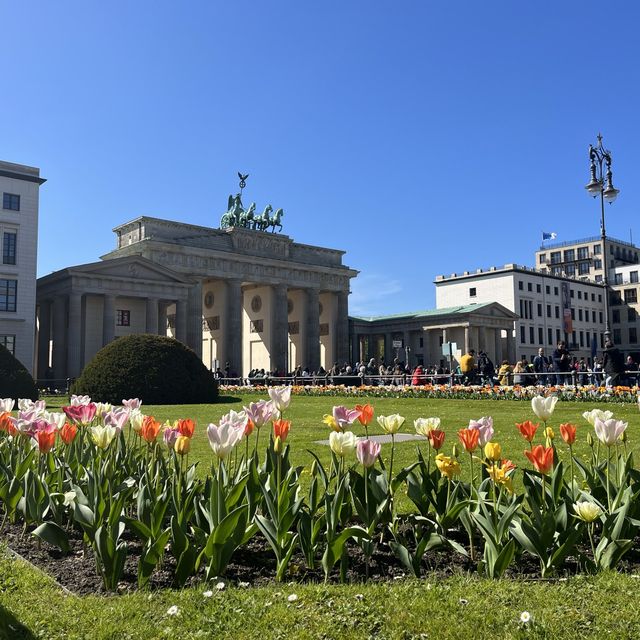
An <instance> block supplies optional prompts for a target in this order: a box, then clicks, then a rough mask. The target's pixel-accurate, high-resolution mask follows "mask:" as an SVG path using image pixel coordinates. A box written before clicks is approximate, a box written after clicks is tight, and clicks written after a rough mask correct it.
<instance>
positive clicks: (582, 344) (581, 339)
mask: <svg viewBox="0 0 640 640" xmlns="http://www.w3.org/2000/svg"><path fill="white" fill-rule="evenodd" d="M580 346H581V347H584V331H581V332H580Z"/></svg>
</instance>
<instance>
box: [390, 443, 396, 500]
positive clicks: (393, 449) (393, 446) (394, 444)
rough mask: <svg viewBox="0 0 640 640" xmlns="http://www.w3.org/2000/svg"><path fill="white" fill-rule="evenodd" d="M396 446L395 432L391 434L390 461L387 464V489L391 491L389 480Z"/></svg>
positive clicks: (391, 475)
mask: <svg viewBox="0 0 640 640" xmlns="http://www.w3.org/2000/svg"><path fill="white" fill-rule="evenodd" d="M395 448H396V437H395V434H393V433H392V434H391V463H390V465H389V491H391V493H393V491H392V490H391V481H392V479H393V454H394V451H395Z"/></svg>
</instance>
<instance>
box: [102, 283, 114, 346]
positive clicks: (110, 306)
mask: <svg viewBox="0 0 640 640" xmlns="http://www.w3.org/2000/svg"><path fill="white" fill-rule="evenodd" d="M115 335H116V297H115V296H114V295H113V294H111V293H105V295H104V300H103V307H102V346H103V347H106V346H107V345H108V344H109V343H110V342H113V338H114V337H115Z"/></svg>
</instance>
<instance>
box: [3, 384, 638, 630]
mask: <svg viewBox="0 0 640 640" xmlns="http://www.w3.org/2000/svg"><path fill="white" fill-rule="evenodd" d="M250 399H255V395H253V396H251V398H249V397H246V398H223V402H222V403H221V404H217V405H201V406H180V407H176V406H166V407H161V406H157V407H144V408H143V409H144V411H145V413H150V414H153V415H155V417H156V418H158V419H162V420H165V419H175V418H179V417H189V418H193V419H195V420H197V423H198V428H197V431H196V436H195V438H194V443H193V449H192V454H191V460H194V459H197V460H199V461H200V462H201V464H200V467H201V472H202V473H205V472H206V470H207V469H208V467H209V464H210V461H211V456H212V453H211V450H210V449H209V446H208V442H207V438H206V433H205V427H206V424H207V423H208V422H216V421H217V420H218V419H219V418H220V416H221V415H222V414H223V413H225V412H227V411H229V410H230V409H235V410H239V409H240V408H241V407H242V404H246V403H247V402H248V401H250ZM341 402H342V400H341V399H340V398H336V397H329V398H303V397H293V398H292V401H291V407H290V409H289V410H288V412H287V414H286V415H285V417H286V418H289V419H291V420H292V428H291V432H290V436H289V442H290V444H291V447H292V456H293V460H294V461H295V462H297V463H299V464H302V465H308V464H309V463H310V461H311V456H310V455H309V453H308V452H307V449H313V450H314V451H316V452H318V453H319V455H320V456H321V458H322V459H323V460H324V461H325V462H328V460H329V452H328V448H326V447H320V446H318V445H316V444H314V443H315V441H316V440H320V439H325V438H326V437H327V435H328V428H327V427H326V425H324V424H323V423H322V416H323V414H325V413H330V412H331V408H332V406H333V405H334V404H340V403H341ZM344 403H345V404H347V406H353V404H355V403H354V402H353V401H352V400H348V401H345V402H344ZM373 405H374V407H375V410H376V414H377V415H381V414H382V415H384V414H390V413H400V414H401V415H404V416H405V417H406V419H407V421H406V423H405V428H404V429H403V431H404V432H406V433H411V432H413V420H414V419H415V418H417V417H429V416H439V417H440V418H441V419H442V424H443V428H444V429H445V431H446V432H447V441H446V443H445V449H446V450H450V445H451V443H452V442H454V441H457V438H456V436H455V434H456V431H457V430H458V429H460V428H462V427H464V426H466V425H467V424H468V421H469V419H470V418H478V417H480V416H482V415H491V416H493V418H494V425H495V429H496V438H495V439H496V440H498V441H499V442H500V443H501V444H502V446H503V450H504V453H505V455H506V456H508V457H510V458H512V459H513V461H514V462H515V463H516V464H518V465H523V464H525V462H526V458H525V457H524V456H523V450H524V449H525V445H526V443H525V442H524V440H523V439H522V437H521V436H520V434H519V432H518V431H517V429H516V428H515V426H514V423H515V422H518V421H522V420H525V419H533V418H534V416H533V414H532V412H531V407H530V404H529V402H515V401H513V402H512V401H479V400H478V401H476V400H474V401H464V400H416V399H393V398H384V399H376V400H375V401H374V402H373ZM596 406H597V405H593V406H592V405H589V404H586V403H558V405H557V408H556V412H555V414H554V416H553V420H552V422H551V424H552V426H553V427H554V428H555V429H556V432H557V427H558V425H559V424H560V423H561V422H568V421H571V422H574V423H576V424H578V425H579V432H578V442H577V443H576V449H575V450H576V452H577V454H578V455H585V454H586V453H587V452H588V447H587V445H586V443H585V440H586V434H587V432H588V431H590V430H591V427H589V426H588V425H587V423H586V422H585V420H584V419H583V418H582V412H583V411H586V410H589V409H591V408H594V407H596ZM599 407H600V408H607V409H610V410H612V411H614V414H615V415H616V417H619V418H622V419H624V420H628V421H629V423H630V424H629V429H628V433H629V447H631V448H635V447H636V446H637V441H638V433H639V426H638V425H639V422H640V420H639V418H640V415H639V414H638V409H637V406H636V405H608V406H604V405H599ZM355 431H356V432H359V431H360V428H359V427H356V429H355ZM371 431H372V433H380V432H381V430H380V429H379V427H378V426H377V424H376V423H375V421H374V424H373V426H372V429H371ZM261 437H262V438H263V442H265V441H266V435H265V434H263V435H262V436H261ZM556 442H557V445H558V450H559V453H560V454H561V455H564V452H565V447H564V444H563V443H562V441H561V440H560V439H559V434H558V440H557V441H556ZM415 447H416V443H402V444H399V445H398V449H397V457H396V460H397V467H396V468H399V467H400V466H402V465H405V464H409V463H411V462H413V460H414V459H415ZM383 453H384V457H385V458H388V455H389V453H390V447H389V446H386V447H384V448H383ZM464 462H465V460H464V457H463V463H464ZM467 471H468V467H467V466H466V464H465V465H464V466H463V473H466V472H467ZM399 506H400V508H401V509H402V508H403V506H406V508H409V507H408V504H406V502H405V503H402V502H401V503H400V505H399ZM639 586H640V584H639V581H638V580H637V579H636V577H635V576H628V575H619V574H615V573H613V574H602V575H599V576H597V577H578V578H570V579H568V580H563V581H553V582H542V581H540V582H538V581H535V582H523V581H515V580H501V581H490V580H486V579H481V578H478V577H476V576H472V577H469V576H466V575H460V576H456V577H453V578H449V579H447V580H438V579H436V578H434V577H429V576H427V577H426V578H425V579H424V580H422V581H415V580H409V579H407V580H399V581H394V582H392V583H385V584H366V585H364V584H354V585H344V586H343V585H329V586H325V585H315V584H308V585H294V584H283V585H275V584H274V585H273V586H269V587H264V588H252V589H240V588H237V587H235V586H233V585H230V586H228V587H227V588H226V589H225V590H224V591H217V590H216V589H215V585H207V586H202V587H199V588H196V589H185V590H181V591H170V590H167V591H161V592H151V593H138V594H133V595H128V596H120V597H118V596H111V597H76V596H71V595H68V594H65V593H64V592H62V591H61V590H60V589H59V588H57V587H56V585H55V584H54V583H53V582H52V581H51V580H50V579H48V578H47V577H46V576H43V575H42V574H40V573H39V572H38V571H35V570H33V569H32V568H31V567H28V566H25V565H23V564H21V563H19V562H17V561H14V560H12V559H9V558H8V557H6V556H3V554H1V553H0V638H2V639H3V638H7V639H11V640H13V639H16V640H17V639H21V638H27V639H28V638H46V639H51V640H55V639H58V638H60V639H62V638H69V639H75V638H77V639H80V638H87V639H89V638H90V639H107V638H109V639H111V638H113V639H116V638H117V639H121V638H128V639H132V640H134V639H151V638H154V639H155V638H171V639H172V640H175V639H183V638H184V639H191V638H220V637H222V638H262V639H266V638H284V637H287V638H289V637H291V636H294V637H296V638H374V637H375V638H403V639H404V638H437V639H439V640H448V639H451V640H453V639H456V640H457V639H464V638H492V639H493V638H495V639H501V638H553V639H556V638H559V639H560V638H572V639H573V638H575V639H578V638H603V637H607V636H613V637H618V638H638V637H640V608H639V607H637V606H636V602H637V601H636V600H635V598H636V597H637V595H636V594H637V591H638V587H639ZM209 588H211V589H212V590H213V594H212V596H211V597H210V598H205V597H204V596H203V592H204V591H205V590H206V589H209ZM291 594H295V595H297V596H298V598H297V600H295V601H293V602H289V601H288V596H289V595H291ZM173 605H176V606H177V607H178V609H179V613H178V615H176V616H171V615H168V614H167V611H168V609H169V607H171V606H173ZM522 611H528V612H530V613H531V615H532V617H533V622H532V623H530V624H528V625H526V626H522V625H520V623H519V617H520V614H521V612H522Z"/></svg>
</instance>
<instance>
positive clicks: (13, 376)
mask: <svg viewBox="0 0 640 640" xmlns="http://www.w3.org/2000/svg"><path fill="white" fill-rule="evenodd" d="M0 398H14V399H16V400H17V399H18V398H30V399H31V400H37V399H38V388H37V387H36V383H35V381H34V379H33V378H32V377H31V374H30V373H29V372H28V371H27V370H26V369H25V367H24V365H23V364H22V362H20V360H18V359H17V358H15V357H14V356H13V354H12V353H11V352H10V351H9V350H8V349H6V348H5V347H4V345H0Z"/></svg>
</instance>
